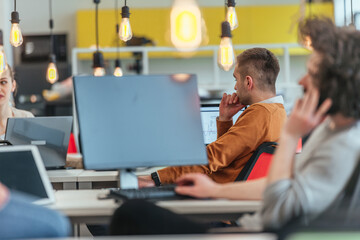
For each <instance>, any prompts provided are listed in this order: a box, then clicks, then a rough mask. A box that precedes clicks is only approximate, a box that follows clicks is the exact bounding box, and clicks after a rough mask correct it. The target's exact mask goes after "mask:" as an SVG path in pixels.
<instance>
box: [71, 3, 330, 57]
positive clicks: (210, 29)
mask: <svg viewBox="0 0 360 240" xmlns="http://www.w3.org/2000/svg"><path fill="white" fill-rule="evenodd" d="M311 8H312V9H311V11H312V13H313V14H321V15H325V16H328V17H330V18H333V15H334V9H333V4H332V3H318V4H313V5H312V7H311ZM308 10H309V9H308V8H307V11H308ZM170 11H171V9H168V8H152V9H149V8H147V9H130V13H131V15H130V22H131V27H132V30H133V34H134V35H135V36H140V37H146V38H149V39H151V40H153V41H154V42H155V43H156V46H171V44H170V41H169V38H170V34H169V29H170V20H169V19H170ZM201 11H202V15H203V18H204V20H205V23H206V28H207V35H208V42H207V45H217V44H219V42H220V34H221V30H220V23H221V21H223V19H224V17H225V13H224V8H223V7H206V8H201ZM298 11H299V6H297V5H275V6H241V7H240V6H238V7H236V12H237V15H238V20H239V27H238V28H237V29H235V30H234V31H233V32H232V34H233V43H234V44H259V43H296V42H297V27H296V17H295V16H297V13H298ZM119 18H120V19H121V17H120V16H119ZM115 21H116V20H115V11H114V10H99V42H100V46H101V47H115V46H116V38H117V36H116V33H115ZM76 24H77V47H80V48H88V47H90V46H94V45H95V11H94V10H80V11H78V12H77V22H76ZM121 44H123V43H121ZM291 53H294V54H305V53H307V52H306V51H304V50H301V49H296V50H291ZM197 55H198V56H208V55H209V53H206V52H202V53H201V52H200V53H198V54H197ZM121 56H122V57H129V56H130V54H121ZM150 56H153V57H166V56H168V57H171V56H177V54H176V53H151V54H150ZM88 57H90V55H86V56H85V58H88ZM106 57H111V58H113V57H115V55H114V54H108V55H106Z"/></svg>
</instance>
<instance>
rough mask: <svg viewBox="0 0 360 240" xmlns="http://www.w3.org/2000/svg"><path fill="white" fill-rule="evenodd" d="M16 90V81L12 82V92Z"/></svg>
mask: <svg viewBox="0 0 360 240" xmlns="http://www.w3.org/2000/svg"><path fill="white" fill-rule="evenodd" d="M15 89H16V81H15V80H14V81H12V88H11V92H15Z"/></svg>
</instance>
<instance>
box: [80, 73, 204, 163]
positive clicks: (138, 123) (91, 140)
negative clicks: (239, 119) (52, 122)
mask: <svg viewBox="0 0 360 240" xmlns="http://www.w3.org/2000/svg"><path fill="white" fill-rule="evenodd" d="M74 89H75V99H76V108H77V115H78V121H79V130H80V143H81V149H82V154H83V157H84V165H85V167H86V168H88V169H114V168H136V167H151V166H172V165H199V164H207V156H206V151H205V147H204V142H203V141H204V139H203V134H202V127H201V119H200V103H199V102H200V100H199V96H198V93H197V82H196V77H195V76H193V75H189V76H188V77H187V78H186V79H185V80H184V78H181V79H178V78H176V77H174V76H170V75H166V76H165V75H147V76H124V77H121V78H117V77H112V76H106V77H92V76H86V77H85V76H84V77H74Z"/></svg>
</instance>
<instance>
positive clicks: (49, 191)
mask: <svg viewBox="0 0 360 240" xmlns="http://www.w3.org/2000/svg"><path fill="white" fill-rule="evenodd" d="M0 182H1V183H2V184H4V185H5V186H7V187H8V188H9V189H11V190H16V191H19V192H23V193H25V194H28V195H31V196H32V197H34V201H33V203H36V204H41V205H43V204H50V203H53V202H54V201H55V197H54V191H53V188H52V186H51V183H50V181H49V177H48V176H47V174H46V170H45V167H44V164H43V161H42V160H41V156H40V153H39V150H38V149H37V147H36V146H31V145H26V146H2V147H0Z"/></svg>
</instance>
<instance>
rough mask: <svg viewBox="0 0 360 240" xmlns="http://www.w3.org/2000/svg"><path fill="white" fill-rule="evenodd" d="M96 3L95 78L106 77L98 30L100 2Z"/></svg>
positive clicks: (95, 1) (98, 0)
mask: <svg viewBox="0 0 360 240" xmlns="http://www.w3.org/2000/svg"><path fill="white" fill-rule="evenodd" d="M94 3H95V33H96V34H95V36H96V52H94V54H93V66H92V68H93V74H94V76H95V77H101V76H104V75H105V68H104V57H103V54H102V53H101V52H100V51H99V31H98V30H99V29H98V27H99V26H98V8H99V3H100V0H94Z"/></svg>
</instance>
